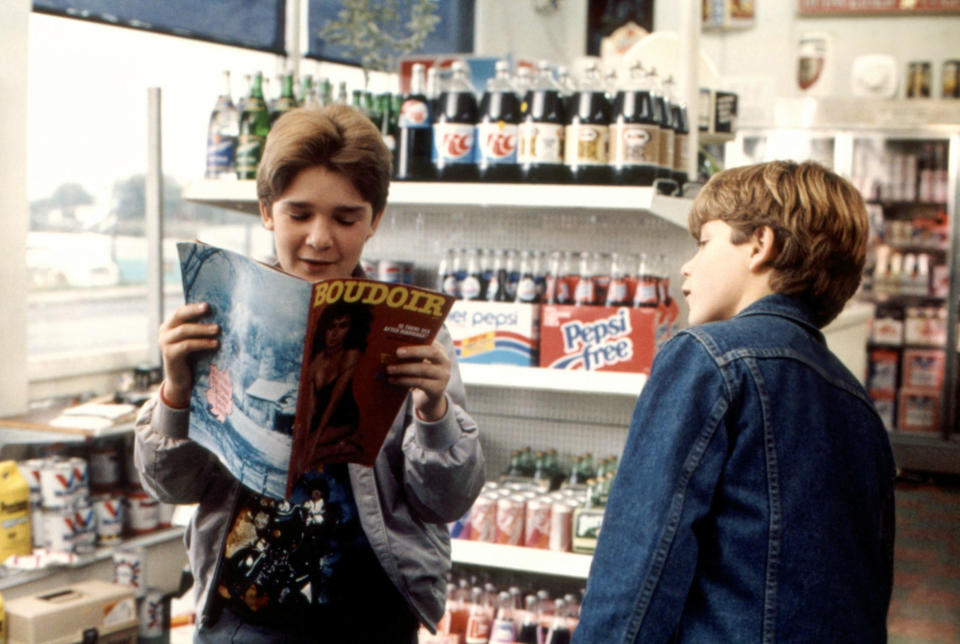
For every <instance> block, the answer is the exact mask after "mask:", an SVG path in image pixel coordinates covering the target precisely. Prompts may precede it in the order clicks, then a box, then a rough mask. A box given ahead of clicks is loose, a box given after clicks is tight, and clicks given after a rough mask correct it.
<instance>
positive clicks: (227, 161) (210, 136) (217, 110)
mask: <svg viewBox="0 0 960 644" xmlns="http://www.w3.org/2000/svg"><path fill="white" fill-rule="evenodd" d="M239 129H240V113H239V112H237V108H236V107H235V106H234V104H233V99H232V98H231V97H230V72H229V71H227V70H224V72H223V89H222V90H221V92H220V96H218V97H217V102H216V104H215V105H214V106H213V111H212V112H210V124H209V125H208V126H207V169H206V172H205V173H204V176H205V177H206V178H207V179H236V177H237V166H236V161H237V133H238V132H239Z"/></svg>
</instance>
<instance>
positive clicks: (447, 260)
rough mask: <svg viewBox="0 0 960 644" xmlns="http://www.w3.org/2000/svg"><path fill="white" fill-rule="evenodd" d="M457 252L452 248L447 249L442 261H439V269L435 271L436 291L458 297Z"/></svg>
mask: <svg viewBox="0 0 960 644" xmlns="http://www.w3.org/2000/svg"><path fill="white" fill-rule="evenodd" d="M457 260H458V255H457V251H456V249H454V248H448V249H447V252H446V253H445V254H444V256H443V259H441V260H440V268H439V269H438V270H437V277H438V281H439V284H438V285H437V290H438V291H440V292H441V293H444V294H445V295H450V296H453V297H458V296H459V294H460V291H459V289H458V288H457V268H458V265H457Z"/></svg>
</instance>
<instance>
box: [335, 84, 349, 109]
mask: <svg viewBox="0 0 960 644" xmlns="http://www.w3.org/2000/svg"><path fill="white" fill-rule="evenodd" d="M333 102H334V103H339V104H340V105H346V104H347V103H348V102H349V101H348V98H347V82H346V81H340V84H339V85H337V97H336V98H335V99H333Z"/></svg>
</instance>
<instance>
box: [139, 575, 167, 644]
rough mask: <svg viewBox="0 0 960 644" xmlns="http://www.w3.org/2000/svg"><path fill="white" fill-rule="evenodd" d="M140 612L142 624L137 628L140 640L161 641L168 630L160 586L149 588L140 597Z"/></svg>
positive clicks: (142, 641)
mask: <svg viewBox="0 0 960 644" xmlns="http://www.w3.org/2000/svg"><path fill="white" fill-rule="evenodd" d="M138 612H139V614H140V625H139V626H138V628H137V636H138V640H139V642H141V643H145V642H147V643H148V642H152V641H157V642H159V641H160V640H161V639H162V638H163V636H164V633H166V631H167V617H166V613H165V610H164V600H163V591H162V590H160V589H159V588H147V589H146V591H145V592H144V595H143V597H141V598H140V601H139V608H138Z"/></svg>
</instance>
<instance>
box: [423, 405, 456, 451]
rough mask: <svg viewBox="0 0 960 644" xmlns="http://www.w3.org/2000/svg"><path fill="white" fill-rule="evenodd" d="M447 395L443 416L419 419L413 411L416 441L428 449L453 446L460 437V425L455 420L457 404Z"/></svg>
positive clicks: (441, 448) (443, 448)
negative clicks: (434, 418) (436, 418)
mask: <svg viewBox="0 0 960 644" xmlns="http://www.w3.org/2000/svg"><path fill="white" fill-rule="evenodd" d="M446 396H447V412H446V413H445V414H444V415H443V418H441V419H440V420H435V421H425V420H421V419H420V418H419V416H417V415H416V412H414V416H415V417H416V421H415V422H416V427H417V442H418V443H419V444H420V445H421V446H422V447H423V448H424V449H429V450H445V449H448V448H450V447H452V446H453V444H454V443H456V442H457V440H458V439H459V438H460V432H461V427H460V423H459V422H457V413H456V409H457V406H456V404H455V403H454V402H453V400H452V399H451V398H450V395H449V394H446Z"/></svg>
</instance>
